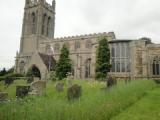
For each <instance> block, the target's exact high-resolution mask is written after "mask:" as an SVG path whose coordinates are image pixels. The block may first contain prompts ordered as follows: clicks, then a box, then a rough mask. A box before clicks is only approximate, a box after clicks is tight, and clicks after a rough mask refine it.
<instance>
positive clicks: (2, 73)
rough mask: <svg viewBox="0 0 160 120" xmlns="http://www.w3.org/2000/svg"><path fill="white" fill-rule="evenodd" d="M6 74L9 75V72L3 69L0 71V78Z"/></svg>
mask: <svg viewBox="0 0 160 120" xmlns="http://www.w3.org/2000/svg"><path fill="white" fill-rule="evenodd" d="M5 74H7V71H6V69H5V68H3V70H1V71H0V76H4V75H5Z"/></svg>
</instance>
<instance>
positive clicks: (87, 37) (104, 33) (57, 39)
mask: <svg viewBox="0 0 160 120" xmlns="http://www.w3.org/2000/svg"><path fill="white" fill-rule="evenodd" d="M97 37H107V38H108V39H109V40H114V39H116V37H115V34H114V32H109V33H107V32H103V33H93V34H84V35H75V36H67V37H59V38H55V39H53V40H54V41H64V40H77V39H90V38H97Z"/></svg>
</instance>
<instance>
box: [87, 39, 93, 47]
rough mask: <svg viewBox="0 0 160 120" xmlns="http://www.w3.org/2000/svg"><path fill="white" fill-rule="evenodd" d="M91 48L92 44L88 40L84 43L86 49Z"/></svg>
mask: <svg viewBox="0 0 160 120" xmlns="http://www.w3.org/2000/svg"><path fill="white" fill-rule="evenodd" d="M91 47H92V42H91V41H90V40H87V41H86V48H91Z"/></svg>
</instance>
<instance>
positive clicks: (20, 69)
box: [19, 61, 25, 74]
mask: <svg viewBox="0 0 160 120" xmlns="http://www.w3.org/2000/svg"><path fill="white" fill-rule="evenodd" d="M24 66H25V62H24V61H21V62H20V64H19V71H20V73H21V74H24Z"/></svg>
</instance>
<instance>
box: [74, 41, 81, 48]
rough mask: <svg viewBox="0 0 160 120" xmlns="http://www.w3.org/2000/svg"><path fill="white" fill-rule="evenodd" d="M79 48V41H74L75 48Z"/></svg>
mask: <svg viewBox="0 0 160 120" xmlns="http://www.w3.org/2000/svg"><path fill="white" fill-rule="evenodd" d="M79 48H81V43H80V42H79V41H76V42H75V49H79Z"/></svg>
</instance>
